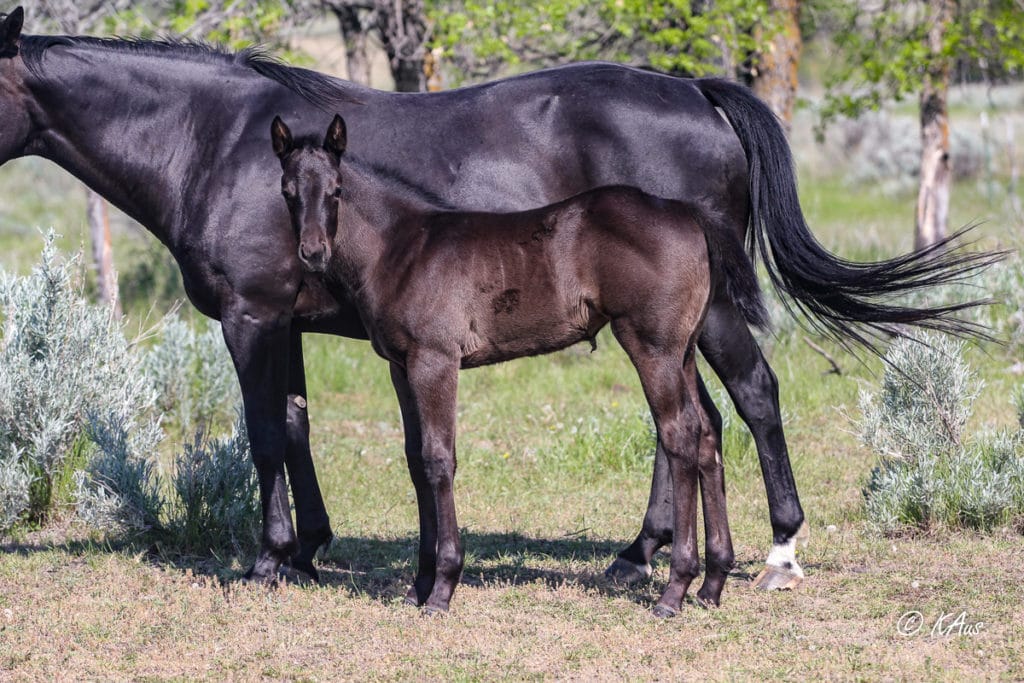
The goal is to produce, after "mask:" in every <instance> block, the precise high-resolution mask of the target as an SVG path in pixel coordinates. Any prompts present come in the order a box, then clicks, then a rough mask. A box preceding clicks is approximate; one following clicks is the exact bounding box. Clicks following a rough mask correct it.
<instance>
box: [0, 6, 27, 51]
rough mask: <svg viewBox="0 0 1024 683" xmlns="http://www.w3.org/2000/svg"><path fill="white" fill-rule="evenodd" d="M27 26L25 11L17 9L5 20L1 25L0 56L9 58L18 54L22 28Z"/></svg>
mask: <svg viewBox="0 0 1024 683" xmlns="http://www.w3.org/2000/svg"><path fill="white" fill-rule="evenodd" d="M24 24H25V10H23V9H22V8H21V7H15V8H14V11H12V12H11V13H10V14H8V15H7V16H5V17H4V18H3V24H2V25H0V56H2V57H9V56H11V55H15V54H17V53H18V42H19V41H20V40H21V27H22V26H23V25H24Z"/></svg>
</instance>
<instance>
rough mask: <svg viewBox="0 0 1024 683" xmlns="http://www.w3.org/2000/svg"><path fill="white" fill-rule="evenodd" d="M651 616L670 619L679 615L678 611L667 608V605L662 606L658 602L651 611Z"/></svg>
mask: <svg viewBox="0 0 1024 683" xmlns="http://www.w3.org/2000/svg"><path fill="white" fill-rule="evenodd" d="M651 614H653V615H654V616H656V617H658V618H659V619H671V618H672V617H674V616H675V615H677V614H679V610H677V609H675V608H673V607H669V606H668V605H663V604H661V603H660V602H659V603H658V604H657V605H655V606H654V609H652V610H651Z"/></svg>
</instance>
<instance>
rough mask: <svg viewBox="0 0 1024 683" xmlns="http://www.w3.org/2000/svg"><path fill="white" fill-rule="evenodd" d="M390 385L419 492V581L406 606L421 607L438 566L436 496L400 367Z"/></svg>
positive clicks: (393, 372) (393, 370) (395, 367)
mask: <svg viewBox="0 0 1024 683" xmlns="http://www.w3.org/2000/svg"><path fill="white" fill-rule="evenodd" d="M391 383H392V385H394V387H395V393H396V394H397V395H398V405H399V407H400V408H401V410H402V426H403V428H404V430H405V459H406V462H407V463H408V465H409V474H410V476H411V477H412V485H413V487H414V488H415V489H416V506H417V508H418V509H419V520H420V547H419V558H418V561H417V564H416V580H415V581H414V582H413V585H412V586H411V587H410V588H409V591H408V592H407V593H406V594H405V602H407V603H408V604H410V605H415V606H419V605H422V604H423V603H425V602H426V601H427V598H428V597H429V596H430V591H431V590H433V588H434V576H435V572H436V565H437V515H436V514H435V507H434V494H433V492H432V491H431V490H430V484H429V482H428V481H427V475H426V472H425V471H424V468H423V457H422V445H423V444H422V438H423V437H422V434H421V432H420V419H419V415H418V414H417V411H416V404H415V402H414V400H413V395H412V390H411V389H410V388H409V378H408V376H407V375H406V373H405V369H403V368H402V367H401V366H400V365H396V364H395V363H392V364H391Z"/></svg>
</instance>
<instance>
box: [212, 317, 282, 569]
mask: <svg viewBox="0 0 1024 683" xmlns="http://www.w3.org/2000/svg"><path fill="white" fill-rule="evenodd" d="M290 323H291V317H290V315H289V314H288V313H285V312H282V311H280V310H278V309H276V308H273V307H270V306H265V305H260V304H256V303H252V302H248V301H237V302H233V304H232V305H231V306H230V308H229V310H228V311H227V312H226V313H225V314H224V315H223V317H222V318H221V326H222V327H223V330H224V341H225V342H226V343H227V347H228V351H229V352H230V353H231V359H232V360H233V361H234V363H235V370H236V371H237V372H238V382H239V384H240V386H241V389H242V401H243V404H244V409H245V424H246V427H247V429H248V431H249V442H250V446H251V450H252V460H253V464H254V465H255V467H256V476H257V477H258V479H259V487H260V503H261V506H262V509H263V536H262V541H261V544H260V550H259V554H258V555H257V556H256V561H255V562H254V564H253V566H252V568H251V569H249V571H248V572H247V573H246V578H247V579H249V580H253V581H262V582H268V583H269V582H271V581H273V580H274V579H275V578H276V577H277V570H278V567H280V565H281V564H282V563H283V562H287V561H288V559H289V558H290V557H291V556H292V554H294V553H295V551H296V550H297V549H298V543H297V541H296V537H295V529H294V528H293V527H292V517H291V512H290V511H289V508H288V490H287V484H286V481H285V472H284V462H285V450H286V448H287V445H288V438H287V430H286V424H285V420H286V413H287V408H286V397H287V390H288V343H289V328H290Z"/></svg>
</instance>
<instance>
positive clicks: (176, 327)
mask: <svg viewBox="0 0 1024 683" xmlns="http://www.w3.org/2000/svg"><path fill="white" fill-rule="evenodd" d="M142 365H143V370H144V371H145V373H146V375H148V376H149V378H150V381H152V383H153V384H154V386H155V387H156V389H157V392H158V394H159V398H158V401H157V404H158V406H159V407H160V409H161V410H162V411H163V412H164V414H165V415H166V416H168V417H169V418H170V420H171V422H173V423H174V424H175V425H176V426H177V427H179V428H180V430H181V432H182V433H185V434H188V433H192V432H193V431H194V430H195V429H197V428H198V429H201V430H206V429H207V428H209V426H210V425H211V424H212V423H213V422H215V421H217V420H218V419H225V418H228V417H229V416H230V415H231V412H232V411H233V410H234V409H235V406H237V405H238V403H239V401H240V400H241V395H240V392H239V390H238V380H237V379H236V376H235V369H234V365H233V364H232V363H231V356H230V355H229V354H228V352H227V347H226V346H225V344H224V337H223V336H222V334H221V330H220V325H218V324H216V323H213V322H210V321H207V320H203V321H200V322H199V323H197V324H196V325H194V326H193V325H190V324H188V323H186V322H185V321H183V320H182V319H181V318H179V317H178V316H176V315H173V314H172V315H168V316H167V317H166V318H165V319H164V321H163V324H162V325H161V333H160V337H159V341H158V342H157V343H156V344H154V345H153V346H152V347H151V348H149V349H148V350H147V351H146V353H145V355H144V358H143V363H142Z"/></svg>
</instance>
